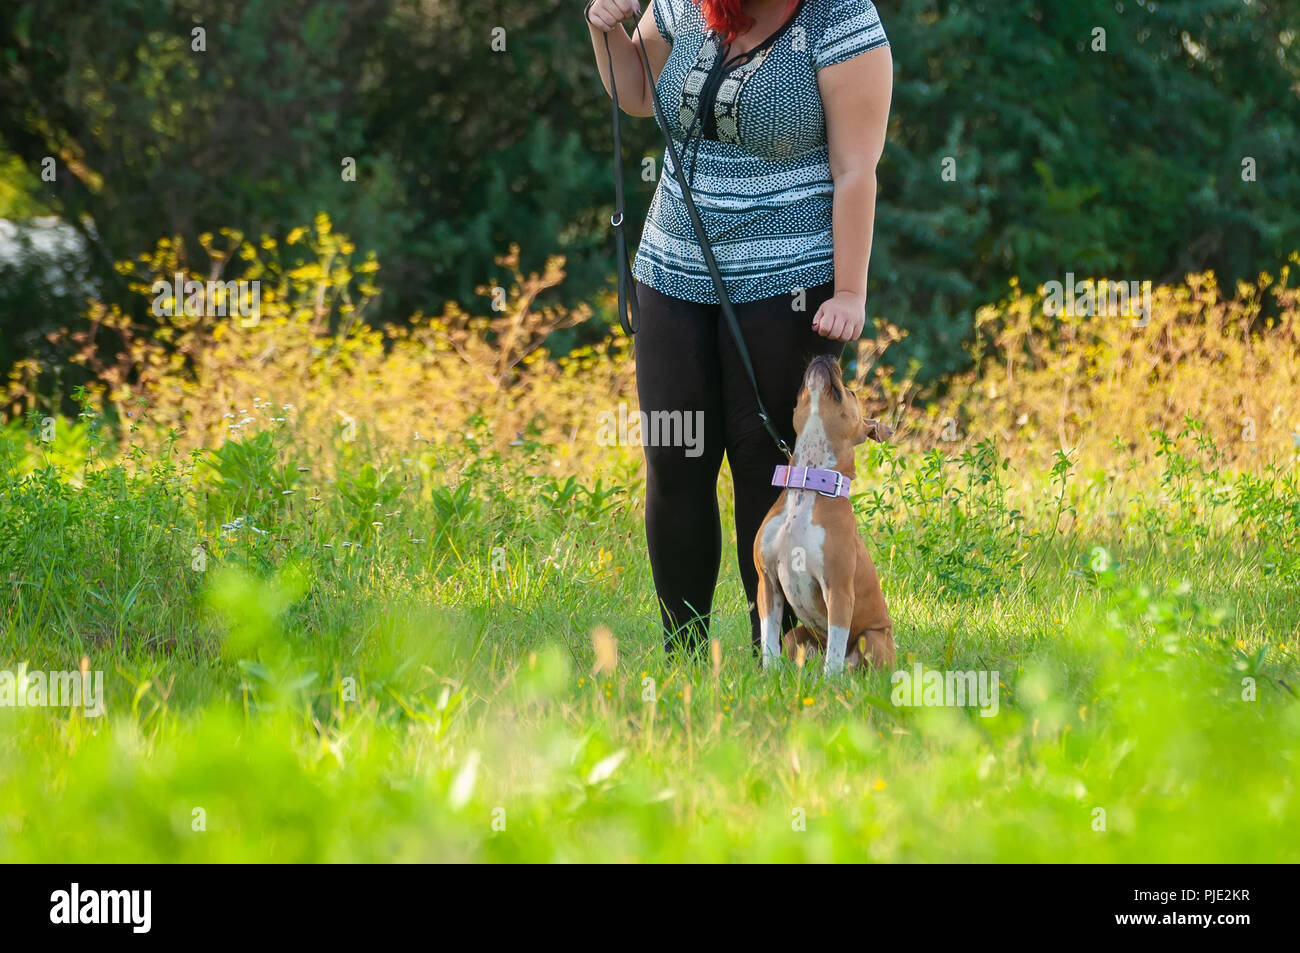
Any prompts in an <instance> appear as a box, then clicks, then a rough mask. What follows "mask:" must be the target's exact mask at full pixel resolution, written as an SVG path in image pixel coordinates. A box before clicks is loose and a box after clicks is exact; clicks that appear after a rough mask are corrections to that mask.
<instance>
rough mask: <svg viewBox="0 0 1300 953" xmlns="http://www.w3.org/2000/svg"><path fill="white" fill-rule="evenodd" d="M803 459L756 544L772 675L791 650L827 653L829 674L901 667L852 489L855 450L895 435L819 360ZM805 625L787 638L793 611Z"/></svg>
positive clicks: (810, 381) (833, 367) (780, 479)
mask: <svg viewBox="0 0 1300 953" xmlns="http://www.w3.org/2000/svg"><path fill="white" fill-rule="evenodd" d="M794 429H795V433H796V434H797V438H796V440H795V445H794V459H793V460H791V462H790V465H789V466H788V467H777V471H776V476H775V477H774V478H773V481H772V482H773V484H774V485H776V486H784V487H787V489H786V491H785V492H784V493H782V494H781V497H780V499H778V500H777V501H776V503H775V504H774V505H773V506H772V509H771V510H770V511H769V512H768V514H767V518H766V519H765V520H764V521H763V525H762V526H761V527H760V528H759V531H758V536H757V537H756V538H755V539H754V565H755V566H756V567H757V568H758V613H759V619H760V622H761V625H762V638H763V667H764V668H768V667H770V666H771V664H772V662H773V661H775V659H776V657H777V656H778V655H779V654H780V653H781V650H782V648H783V647H784V649H785V653H786V655H787V656H788V657H790V658H794V657H795V655H796V653H797V651H798V649H799V647H800V646H801V645H802V646H803V647H804V648H805V650H807V649H809V648H812V647H814V646H816V647H819V648H821V649H822V650H824V651H825V654H826V661H825V671H826V672H827V673H832V672H838V671H840V670H841V669H842V668H844V667H845V665H846V664H847V665H848V666H849V667H850V668H853V667H856V666H858V665H861V664H863V662H864V661H867V662H870V663H871V664H873V665H876V666H881V667H883V666H889V665H893V664H894V626H893V623H892V622H891V621H890V618H889V610H888V609H887V608H886V606H885V597H884V594H883V593H882V592H881V591H880V579H879V577H878V576H877V575H876V567H875V564H874V563H872V561H871V556H870V555H868V553H867V547H866V544H865V543H863V541H862V537H861V536H859V535H858V530H857V523H856V521H855V519H854V516H853V506H852V504H851V503H850V502H849V500H848V484H849V483H850V482H851V481H852V479H853V478H854V477H855V476H856V475H857V471H856V469H855V467H854V463H853V449H854V447H856V446H857V445H858V444H860V443H862V442H864V441H866V440H868V439H871V440H878V441H879V440H884V439H886V438H887V437H889V436H890V435H891V434H892V433H893V431H892V430H891V429H890V428H889V427H888V426H887V425H885V424H882V423H879V422H878V421H875V420H867V419H864V418H863V416H862V410H861V407H860V405H859V404H858V399H857V397H855V396H854V394H853V392H852V391H850V390H849V389H848V388H847V387H845V386H844V380H843V377H842V375H841V373H840V365H839V362H838V361H837V360H835V359H834V358H833V357H818V358H814V359H813V361H812V363H810V364H809V365H808V370H807V371H806V372H805V373H804V379H803V387H802V389H801V390H800V391H799V402H798V404H797V405H796V406H795V410H794ZM787 600H788V601H789V603H790V607H791V608H792V609H793V610H794V613H795V615H796V616H798V618H799V619H800V621H801V622H803V623H804V624H803V625H800V626H797V627H795V628H793V629H791V630H790V631H789V632H787V633H785V635H784V638H783V637H782V634H781V616H782V613H783V611H784V609H785V604H786V601H787Z"/></svg>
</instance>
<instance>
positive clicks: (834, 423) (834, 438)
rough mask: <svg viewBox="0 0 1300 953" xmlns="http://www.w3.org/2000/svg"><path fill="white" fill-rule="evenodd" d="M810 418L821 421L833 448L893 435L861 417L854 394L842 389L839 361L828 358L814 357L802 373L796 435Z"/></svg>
mask: <svg viewBox="0 0 1300 953" xmlns="http://www.w3.org/2000/svg"><path fill="white" fill-rule="evenodd" d="M813 416H816V417H817V418H818V419H819V420H820V421H821V425H822V429H823V430H824V431H825V432H826V438H827V440H829V441H830V443H831V444H832V445H834V444H842V443H848V444H852V445H856V444H859V443H863V442H865V441H867V440H875V441H881V442H882V441H885V440H888V439H889V438H890V437H891V436H893V433H894V429H893V428H892V427H890V426H889V425H888V424H886V423H882V422H881V421H879V420H875V419H874V418H873V419H868V418H865V417H863V416H862V405H861V404H860V403H859V402H858V398H857V395H856V394H854V393H853V391H851V390H849V389H848V388H847V387H845V386H844V375H843V373H842V372H841V371H840V362H839V361H837V360H836V359H835V358H833V357H831V356H829V355H822V356H821V357H815V358H813V359H812V361H811V362H810V363H809V364H808V370H806V371H805V372H804V375H803V387H802V388H800V390H799V402H798V403H797V404H796V405H795V408H794V429H795V433H803V429H804V427H806V426H807V425H808V421H809V419H811V418H812V417H813Z"/></svg>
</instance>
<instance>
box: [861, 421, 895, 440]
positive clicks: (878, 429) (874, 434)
mask: <svg viewBox="0 0 1300 953" xmlns="http://www.w3.org/2000/svg"><path fill="white" fill-rule="evenodd" d="M862 428H863V432H864V433H865V434H866V435H867V438H868V439H870V440H874V441H876V443H884V442H885V441H886V440H888V439H889V438H890V437H892V436H893V435H894V428H893V427H891V426H889V424H887V423H885V422H884V421H881V420H876V419H875V418H874V417H873V418H869V419H864V420H863V421H862Z"/></svg>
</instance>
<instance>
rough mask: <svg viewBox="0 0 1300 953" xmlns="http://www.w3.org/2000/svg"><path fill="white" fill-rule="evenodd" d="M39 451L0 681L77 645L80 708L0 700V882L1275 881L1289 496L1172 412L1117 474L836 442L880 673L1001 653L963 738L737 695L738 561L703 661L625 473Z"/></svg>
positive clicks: (11, 525)
mask: <svg viewBox="0 0 1300 953" xmlns="http://www.w3.org/2000/svg"><path fill="white" fill-rule="evenodd" d="M36 431H37V428H36V427H34V426H33V428H31V429H30V430H29V429H28V428H26V427H22V426H19V425H14V426H11V427H10V428H9V429H8V430H6V431H3V432H0V631H2V632H3V641H2V642H0V669H10V670H12V669H15V668H16V667H17V666H18V665H19V664H20V663H24V662H25V663H26V664H27V666H28V668H29V669H41V670H67V669H75V668H76V667H77V666H78V664H79V663H80V660H81V659H82V657H83V656H85V657H87V658H88V659H89V663H90V667H91V668H92V669H97V670H102V671H103V672H104V679H105V689H106V696H107V699H106V702H107V708H108V712H107V714H106V715H105V716H104V717H103V718H90V717H85V716H84V715H82V714H81V713H75V712H73V713H70V712H69V711H68V710H66V709H55V708H45V709H34V708H0V860H3V861H71V860H80V861H218V862H227V861H262V860H268V861H283V862H292V861H462V860H469V861H516V860H518V861H585V860H597V861H637V860H640V861H722V862H731V861H830V860H836V861H859V860H865V861H954V860H955V861H1074V862H1117V861H1118V862H1128V861H1142V862H1162V861H1283V862H1295V861H1296V860H1298V859H1300V846H1298V843H1300V842H1297V841H1296V840H1295V838H1292V837H1288V836H1287V835H1286V832H1287V831H1289V830H1293V829H1295V827H1296V826H1297V823H1298V822H1300V800H1298V798H1297V791H1296V783H1297V782H1296V779H1297V777H1300V770H1298V768H1300V765H1298V764H1297V752H1298V751H1300V742H1298V739H1300V702H1297V699H1296V696H1295V691H1296V689H1297V686H1300V672H1298V671H1297V668H1298V666H1297V657H1296V632H1297V623H1298V620H1300V598H1297V586H1298V585H1300V545H1297V544H1298V543H1300V539H1297V536H1300V489H1298V488H1297V482H1296V476H1295V470H1294V467H1293V464H1289V465H1287V466H1285V467H1280V468H1277V469H1272V470H1269V471H1267V472H1266V473H1265V474H1264V475H1262V476H1253V477H1252V476H1245V475H1234V474H1229V473H1222V472H1220V471H1219V470H1218V469H1216V465H1215V459H1216V457H1215V452H1214V448H1213V447H1212V446H1210V445H1208V444H1207V443H1206V442H1205V441H1204V440H1203V439H1202V438H1199V437H1198V433H1197V430H1196V428H1195V425H1194V424H1189V427H1188V428H1187V429H1186V430H1185V431H1184V432H1183V433H1182V434H1180V435H1178V436H1177V437H1174V438H1165V437H1163V435H1157V436H1156V438H1155V443H1154V444H1153V447H1154V448H1155V449H1156V451H1158V456H1157V457H1156V458H1155V459H1156V460H1157V463H1156V468H1155V469H1154V470H1152V471H1151V473H1150V478H1149V479H1148V480H1147V481H1146V482H1145V484H1143V483H1142V482H1140V481H1138V480H1136V479H1135V480H1130V481H1127V482H1126V485H1136V486H1138V487H1139V489H1137V490H1133V491H1122V490H1120V489H1119V488H1118V487H1119V486H1120V481H1118V480H1116V479H1114V478H1113V477H1114V475H1113V474H1112V475H1110V476H1108V475H1105V474H1096V475H1090V476H1088V477H1087V478H1086V479H1085V478H1081V477H1080V475H1078V474H1076V473H1074V472H1073V471H1072V470H1071V468H1070V466H1069V462H1068V460H1065V459H1064V458H1058V459H1057V460H1056V461H1054V463H1053V462H1052V461H1048V462H1047V464H1046V465H1045V466H1044V467H1043V468H1042V469H1041V470H1034V469H1032V468H1031V469H1029V470H1027V471H1025V472H1017V470H1016V469H1014V468H1012V467H1010V466H1009V465H1008V464H1007V463H1006V461H1004V460H1003V459H1002V458H1001V457H1000V456H999V455H998V453H997V452H996V451H995V450H994V448H993V447H992V445H990V444H983V445H979V446H977V447H974V448H972V449H970V450H969V451H967V452H965V453H964V454H963V455H961V456H960V457H955V458H951V459H950V458H945V457H944V456H943V455H942V454H939V453H934V454H930V455H926V456H914V455H913V456H906V455H901V454H899V453H897V452H895V451H894V450H892V449H891V448H887V447H885V448H876V447H872V448H870V449H864V450H863V451H862V457H861V458H860V461H859V462H860V466H859V473H860V477H861V479H860V480H859V483H858V485H857V488H858V489H860V490H861V491H862V493H861V495H859V496H857V497H856V498H855V507H856V508H857V511H858V515H859V525H860V527H861V528H862V530H863V532H864V533H865V535H866V538H867V539H868V541H869V546H870V548H871V550H872V552H873V554H874V556H875V559H876V562H877V565H878V567H879V569H880V573H881V577H882V580H883V584H884V589H885V594H886V597H887V599H888V600H889V604H890V608H891V612H892V615H893V617H894V622H895V632H896V637H897V641H898V648H899V668H906V669H910V668H911V667H912V665H913V664H914V663H921V664H922V665H923V666H925V667H926V668H928V669H940V670H983V671H993V670H996V671H997V672H998V673H999V680H1000V682H1001V685H1002V687H1001V691H1000V705H999V711H998V714H997V715H996V716H995V717H982V716H981V715H980V714H979V712H978V711H977V710H976V709H973V708H972V709H956V708H905V707H898V706H895V705H894V704H892V702H891V697H890V696H891V685H890V675H889V673H874V674H868V675H863V674H850V675H846V676H841V677H837V678H832V679H827V678H824V677H822V675H821V674H820V672H819V671H818V670H817V669H816V668H815V667H814V666H809V667H807V668H804V669H802V670H797V669H794V668H793V667H792V666H786V667H784V668H783V669H782V670H780V671H777V672H773V673H770V674H763V673H761V672H760V671H759V670H758V666H757V663H756V661H755V659H754V658H753V656H752V655H751V652H750V646H749V634H748V625H747V620H746V617H745V612H744V606H743V601H742V598H741V595H740V585H739V577H738V575H737V573H736V569H735V566H734V564H733V562H732V558H731V557H730V553H731V552H732V551H733V550H732V548H731V547H729V546H727V547H724V553H726V554H728V555H727V557H726V558H725V559H724V567H723V576H722V579H721V580H720V583H719V593H718V602H717V605H716V606H715V619H714V634H715V635H716V637H717V638H718V639H719V641H720V645H721V652H720V657H719V659H718V662H717V664H715V662H714V660H713V658H711V657H709V656H708V655H707V654H706V655H705V657H703V658H700V659H689V658H688V659H683V658H678V659H668V658H665V656H664V655H663V653H662V651H661V649H660V647H659V634H658V632H657V614H656V613H655V612H654V608H653V602H652V590H651V587H650V583H649V570H648V566H647V564H646V560H645V556H644V544H643V540H642V535H641V510H640V506H639V495H640V488H639V486H638V484H637V482H636V479H637V478H636V472H637V471H636V459H635V454H634V452H633V451H613V452H612V453H611V458H610V466H609V470H608V472H603V473H600V474H592V475H590V476H589V477H585V478H583V479H581V480H573V481H567V480H565V479H559V478H555V477H546V476H538V475H537V474H538V473H545V472H546V464H547V462H548V460H549V456H548V454H547V450H546V448H544V447H539V446H536V445H532V444H528V443H525V444H524V445H523V446H521V447H518V448H512V450H511V451H509V452H508V453H504V454H500V453H496V452H493V451H491V450H488V449H486V447H487V446H488V445H487V444H486V443H485V442H483V441H481V440H479V439H476V438H475V436H474V435H473V434H471V435H469V436H468V437H466V438H464V439H462V440H460V441H458V442H455V443H449V444H445V445H437V446H428V445H425V446H422V447H420V448H418V449H415V448H400V449H398V448H387V449H385V448H363V447H361V446H359V445H358V444H347V445H339V446H337V447H335V448H334V455H333V456H331V458H330V460H329V461H328V462H324V461H321V460H313V459H310V458H309V456H308V454H307V452H306V451H305V450H304V449H303V448H304V447H305V446H306V444H305V442H304V441H303V440H302V439H301V438H300V436H299V435H297V434H295V433H294V432H293V430H292V429H291V427H290V425H288V424H285V425H281V426H279V427H274V428H271V429H267V430H263V431H260V432H256V431H255V432H254V433H252V434H251V435H250V436H246V437H242V438H240V439H239V440H236V441H232V442H229V443H227V444H226V445H225V446H224V447H223V449H221V450H220V451H219V452H218V453H205V454H197V455H194V456H193V457H185V456H182V455H181V454H179V453H178V452H177V451H176V450H175V448H174V446H172V445H171V444H169V443H166V442H164V443H161V444H157V445H146V443H145V441H144V439H143V438H142V437H140V436H139V435H132V436H130V437H128V442H126V443H123V444H121V445H120V446H112V445H110V441H108V440H107V439H106V438H105V437H104V436H103V435H102V434H101V433H100V432H99V430H98V428H97V427H96V425H95V421H94V420H93V418H91V419H88V420H82V421H80V422H77V423H71V422H60V426H59V431H58V438H57V439H56V440H55V441H54V442H53V443H41V442H39V441H38V439H37V436H38V434H37V432H36ZM1150 449H1151V448H1141V450H1140V452H1143V453H1149V452H1150ZM1148 459H1149V458H1148ZM1128 462H1130V461H1126V460H1125V459H1123V458H1120V459H1118V460H1117V464H1118V465H1119V466H1120V468H1121V470H1122V469H1123V466H1124V465H1126V463H1128ZM1131 462H1132V463H1133V464H1134V466H1137V465H1138V464H1139V462H1140V461H1138V459H1137V458H1133V460H1132V461H1131ZM299 467H305V468H306V469H303V470H300V469H299ZM1130 476H1131V474H1130ZM597 477H599V482H597ZM727 492H729V491H728V489H727V486H726V480H725V477H724V487H723V493H724V496H725V494H726V493H727ZM728 511H729V503H728V502H726V501H724V513H726V512H728ZM240 516H242V517H244V518H245V519H244V523H243V524H242V525H241V526H239V527H238V528H234V529H228V530H224V531H223V529H222V524H223V523H226V524H231V523H233V522H234V521H235V519H236V518H237V517H240ZM724 522H726V521H725V520H724ZM376 523H378V524H381V525H374V524H376ZM253 527H256V529H254V528H253ZM259 530H260V531H261V532H259ZM345 543H346V544H352V543H356V544H359V545H355V546H354V545H344V544H345ZM196 546H201V547H202V548H201V549H196V548H195V547H196ZM598 626H606V627H608V629H609V630H611V631H612V632H613V634H614V636H615V637H616V638H617V643H618V661H617V667H616V669H615V670H614V671H613V672H612V673H609V672H605V673H600V674H593V664H594V659H595V654H594V651H593V641H592V632H593V630H594V629H595V628H597V627H598ZM1246 680H1250V681H1246ZM1252 683H1253V685H1254V686H1255V695H1254V698H1253V700H1247V698H1243V686H1244V685H1250V684H1252ZM1247 694H1248V693H1247ZM1099 809H1100V810H1101V811H1104V829H1098V828H1099V827H1100V826H1101V823H1100V820H1099V819H1100V817H1101V815H1100V814H1098V810H1099ZM196 812H199V813H197V814H196ZM200 821H201V823H200ZM196 827H202V828H203V829H201V830H196V829H195V828H196Z"/></svg>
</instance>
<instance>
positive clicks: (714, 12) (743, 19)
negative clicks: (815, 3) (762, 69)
mask: <svg viewBox="0 0 1300 953" xmlns="http://www.w3.org/2000/svg"><path fill="white" fill-rule="evenodd" d="M693 2H694V3H695V5H696V6H698V7H699V8H700V13H702V14H704V25H705V26H706V27H707V28H708V29H710V30H712V31H713V32H714V33H717V34H718V35H719V36H721V37H722V39H723V40H724V41H725V42H727V43H730V42H731V41H732V40H734V39H735V38H736V37H738V36H740V34H742V33H744V32H745V31H746V30H748V29H749V28H750V27H752V26H753V25H754V24H755V23H756V22H757V21H756V20H755V19H754V18H753V17H751V16H750V15H749V14H747V13H746V12H745V11H744V10H742V9H741V6H740V4H741V0H693ZM798 3H799V0H786V4H785V12H784V13H783V14H782V15H781V20H782V22H784V21H785V20H787V19H789V17H790V14H791V13H792V12H794V8H795V7H796V6H797V5H798Z"/></svg>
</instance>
